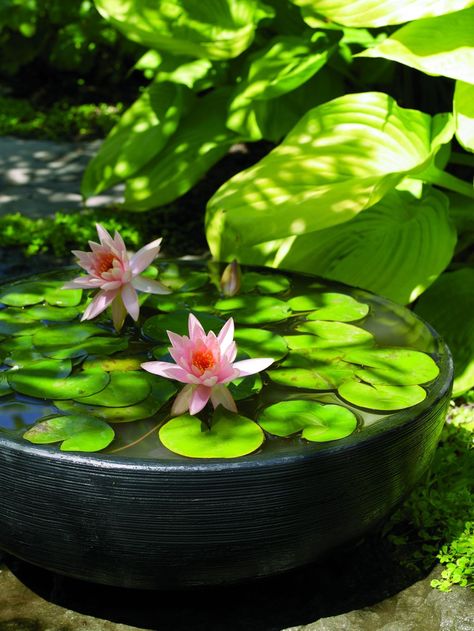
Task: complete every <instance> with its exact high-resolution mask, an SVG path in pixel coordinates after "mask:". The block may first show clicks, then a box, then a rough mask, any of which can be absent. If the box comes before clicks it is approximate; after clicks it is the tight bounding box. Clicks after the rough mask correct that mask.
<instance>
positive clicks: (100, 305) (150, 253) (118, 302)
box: [64, 224, 170, 331]
mask: <svg viewBox="0 0 474 631" xmlns="http://www.w3.org/2000/svg"><path fill="white" fill-rule="evenodd" d="M96 228H97V233H98V235H99V240H100V243H95V242H94V241H89V245H90V248H91V251H90V252H81V251H79V250H73V251H72V253H73V254H74V256H76V257H77V259H78V260H77V263H78V265H80V266H81V267H82V268H83V269H85V270H86V272H87V274H88V275H87V276H79V277H78V278H75V279H74V280H72V281H71V282H69V283H66V284H65V285H64V288H65V289H99V292H98V293H97V294H96V296H94V299H93V300H92V302H91V303H90V304H89V306H88V307H87V309H86V310H85V312H84V315H83V316H82V318H81V320H92V318H95V317H96V316H98V315H99V313H102V311H104V310H105V309H107V307H108V306H109V305H110V306H111V309H112V320H113V323H114V326H115V329H116V330H117V331H120V329H121V328H122V326H123V323H124V320H125V317H126V315H127V313H129V314H130V315H131V316H132V318H133V319H134V320H138V314H139V311H140V305H139V303H138V296H137V289H138V290H139V291H143V292H146V293H149V294H169V293H170V290H169V289H168V288H167V287H165V286H164V285H162V284H161V283H160V282H159V281H157V280H151V279H150V278H145V277H143V276H140V273H141V272H143V271H144V270H145V269H146V268H147V267H148V266H149V265H150V264H151V263H152V261H153V260H154V259H155V258H156V256H157V255H158V252H159V251H160V244H161V241H162V240H161V239H156V241H152V242H151V243H149V244H148V245H145V246H144V247H143V248H141V250H139V251H138V252H137V253H136V254H134V255H133V256H131V257H129V255H128V253H127V248H126V247H125V243H124V241H123V239H122V237H121V236H120V234H119V233H118V232H116V233H115V235H114V238H112V237H111V236H110V234H109V233H108V232H107V230H106V229H105V228H103V227H102V226H101V225H100V224H96Z"/></svg>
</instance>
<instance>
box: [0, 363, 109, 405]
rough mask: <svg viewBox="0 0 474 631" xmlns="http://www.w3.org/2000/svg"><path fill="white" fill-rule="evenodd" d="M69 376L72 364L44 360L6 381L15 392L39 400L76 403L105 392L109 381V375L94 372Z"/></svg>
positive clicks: (8, 375)
mask: <svg viewBox="0 0 474 631" xmlns="http://www.w3.org/2000/svg"><path fill="white" fill-rule="evenodd" d="M70 372H71V361H70V360H54V359H45V360H38V361H35V362H32V363H31V364H29V365H27V366H25V367H23V368H19V369H18V370H9V371H8V372H7V379H8V382H9V383H10V386H11V387H12V388H13V390H15V391H16V392H20V393H21V394H26V395H28V396H30V397H37V398H39V399H74V398H76V397H80V396H87V395H89V394H94V393H95V392H99V391H100V390H103V389H104V388H105V386H106V385H107V384H108V382H109V379H110V377H109V375H108V373H106V372H99V371H91V372H80V373H78V374H76V375H69V373H70ZM68 375H69V376H68Z"/></svg>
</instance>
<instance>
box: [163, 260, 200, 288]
mask: <svg viewBox="0 0 474 631" xmlns="http://www.w3.org/2000/svg"><path fill="white" fill-rule="evenodd" d="M159 279H160V282H162V283H163V284H164V285H166V287H169V288H170V289H171V290H172V291H194V290H195V289H200V288H201V287H203V286H204V285H206V284H207V283H208V282H209V275H208V274H207V273H206V272H199V271H197V270H189V269H183V268H181V267H180V266H179V265H177V264H176V263H167V264H166V268H164V269H162V270H161V272H160V276H159Z"/></svg>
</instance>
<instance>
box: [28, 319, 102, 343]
mask: <svg viewBox="0 0 474 631" xmlns="http://www.w3.org/2000/svg"><path fill="white" fill-rule="evenodd" d="M100 333H105V331H104V329H101V328H100V327H99V326H97V325H96V324H92V323H91V322H81V323H77V324H57V325H54V326H49V327H46V328H45V327H43V328H42V329H41V330H40V331H38V332H37V333H35V335H34V336H33V345H34V346H35V347H36V348H38V349H40V348H41V349H43V350H44V349H46V348H58V347H59V348H63V347H65V346H67V345H69V346H71V345H74V344H79V342H83V341H84V340H87V339H88V338H89V337H91V336H92V335H99V334H100Z"/></svg>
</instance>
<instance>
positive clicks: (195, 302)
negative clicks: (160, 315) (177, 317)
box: [146, 292, 209, 313]
mask: <svg viewBox="0 0 474 631" xmlns="http://www.w3.org/2000/svg"><path fill="white" fill-rule="evenodd" d="M146 305H147V307H152V308H153V309H158V310H159V311H165V312H167V313H168V312H171V311H183V310H188V311H208V310H209V301H208V300H206V298H205V296H203V294H201V293H194V292H186V293H174V294H165V295H151V296H149V297H148V299H147V301H146Z"/></svg>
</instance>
